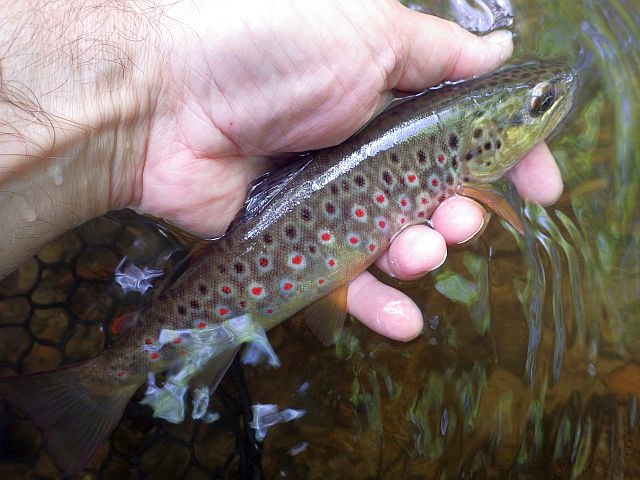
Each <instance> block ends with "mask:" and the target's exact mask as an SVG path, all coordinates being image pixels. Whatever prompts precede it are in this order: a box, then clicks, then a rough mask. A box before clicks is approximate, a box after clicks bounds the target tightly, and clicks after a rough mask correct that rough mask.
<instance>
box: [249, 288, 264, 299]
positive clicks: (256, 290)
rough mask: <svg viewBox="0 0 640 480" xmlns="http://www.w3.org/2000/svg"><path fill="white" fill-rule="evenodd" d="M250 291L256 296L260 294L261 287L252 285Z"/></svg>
mask: <svg viewBox="0 0 640 480" xmlns="http://www.w3.org/2000/svg"><path fill="white" fill-rule="evenodd" d="M251 293H252V294H253V295H255V296H256V297H257V296H258V295H260V294H262V287H253V288H252V289H251Z"/></svg>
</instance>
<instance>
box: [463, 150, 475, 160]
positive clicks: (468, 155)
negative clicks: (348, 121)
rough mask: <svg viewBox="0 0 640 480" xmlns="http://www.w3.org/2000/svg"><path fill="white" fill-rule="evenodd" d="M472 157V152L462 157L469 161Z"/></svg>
mask: <svg viewBox="0 0 640 480" xmlns="http://www.w3.org/2000/svg"><path fill="white" fill-rule="evenodd" d="M472 158H473V152H469V153H467V154H466V155H465V156H464V159H465V160H467V161H469V160H471V159H472Z"/></svg>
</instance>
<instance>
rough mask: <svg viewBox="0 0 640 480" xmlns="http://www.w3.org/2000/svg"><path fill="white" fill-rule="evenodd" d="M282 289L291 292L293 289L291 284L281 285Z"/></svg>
mask: <svg viewBox="0 0 640 480" xmlns="http://www.w3.org/2000/svg"><path fill="white" fill-rule="evenodd" d="M282 288H283V289H285V290H291V289H292V288H293V283H289V282H287V283H285V284H284V285H282Z"/></svg>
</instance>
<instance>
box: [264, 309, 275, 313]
mask: <svg viewBox="0 0 640 480" xmlns="http://www.w3.org/2000/svg"><path fill="white" fill-rule="evenodd" d="M265 311H266V312H267V313H269V314H271V313H273V309H271V308H267V309H266V310H265Z"/></svg>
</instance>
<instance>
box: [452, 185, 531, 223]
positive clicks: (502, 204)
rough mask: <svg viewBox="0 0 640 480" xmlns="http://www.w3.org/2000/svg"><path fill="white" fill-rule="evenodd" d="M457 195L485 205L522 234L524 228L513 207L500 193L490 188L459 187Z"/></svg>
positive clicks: (475, 186)
mask: <svg viewBox="0 0 640 480" xmlns="http://www.w3.org/2000/svg"><path fill="white" fill-rule="evenodd" d="M458 194H459V195H462V196H465V197H469V198H472V199H474V200H477V201H478V202H480V203H482V204H483V205H485V206H486V207H487V208H489V209H490V210H492V211H493V212H495V213H496V214H497V215H499V216H500V217H502V218H503V219H504V220H505V221H506V222H507V223H508V224H509V225H511V226H512V227H513V228H514V229H516V230H517V231H518V233H520V234H521V235H522V234H524V226H523V225H522V221H521V220H520V217H519V216H518V214H517V213H516V212H515V210H514V209H513V207H511V205H509V202H507V199H506V198H504V197H503V196H502V194H501V193H500V192H498V191H497V190H496V189H494V188H491V187H484V186H483V187H480V186H477V185H468V184H464V185H461V186H460V188H459V189H458Z"/></svg>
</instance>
